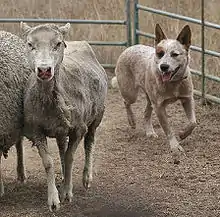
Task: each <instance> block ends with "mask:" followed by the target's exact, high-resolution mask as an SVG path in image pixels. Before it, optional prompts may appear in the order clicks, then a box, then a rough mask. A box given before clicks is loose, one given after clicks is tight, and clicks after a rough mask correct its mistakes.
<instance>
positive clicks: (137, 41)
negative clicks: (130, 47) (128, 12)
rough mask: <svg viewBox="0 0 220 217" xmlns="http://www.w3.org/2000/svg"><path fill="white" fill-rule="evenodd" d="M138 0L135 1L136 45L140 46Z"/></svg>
mask: <svg viewBox="0 0 220 217" xmlns="http://www.w3.org/2000/svg"><path fill="white" fill-rule="evenodd" d="M137 5H138V0H134V44H139V35H138V34H137V30H139V9H138V7H137Z"/></svg>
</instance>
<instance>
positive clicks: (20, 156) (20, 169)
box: [15, 138, 26, 183]
mask: <svg viewBox="0 0 220 217" xmlns="http://www.w3.org/2000/svg"><path fill="white" fill-rule="evenodd" d="M15 147H16V150H17V176H18V178H17V179H18V181H20V182H22V183H23V182H25V179H26V176H25V169H24V152H23V145H22V138H21V139H20V140H19V141H17V143H16V145H15Z"/></svg>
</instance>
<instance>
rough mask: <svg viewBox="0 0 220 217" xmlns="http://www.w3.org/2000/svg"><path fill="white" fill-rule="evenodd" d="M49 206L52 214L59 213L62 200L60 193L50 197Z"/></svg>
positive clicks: (53, 193)
mask: <svg viewBox="0 0 220 217" xmlns="http://www.w3.org/2000/svg"><path fill="white" fill-rule="evenodd" d="M48 206H49V210H50V211H51V212H53V211H57V210H59V208H60V200H59V195H58V191H55V192H52V193H51V194H49V195H48Z"/></svg>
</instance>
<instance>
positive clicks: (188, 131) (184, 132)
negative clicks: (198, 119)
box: [179, 123, 197, 140]
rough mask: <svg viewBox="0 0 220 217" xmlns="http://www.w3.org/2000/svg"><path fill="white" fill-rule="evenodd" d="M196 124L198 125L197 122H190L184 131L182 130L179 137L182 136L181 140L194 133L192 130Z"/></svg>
mask: <svg viewBox="0 0 220 217" xmlns="http://www.w3.org/2000/svg"><path fill="white" fill-rule="evenodd" d="M196 125H197V124H196V123H192V124H190V125H189V126H187V127H186V129H185V130H183V131H181V132H180V133H179V138H180V139H181V140H183V139H185V138H186V137H188V136H189V135H190V134H191V133H192V131H193V130H194V128H195V127H196Z"/></svg>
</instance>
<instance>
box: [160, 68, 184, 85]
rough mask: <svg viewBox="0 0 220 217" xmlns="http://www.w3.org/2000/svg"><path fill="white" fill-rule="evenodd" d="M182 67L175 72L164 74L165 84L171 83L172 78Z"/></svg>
mask: <svg viewBox="0 0 220 217" xmlns="http://www.w3.org/2000/svg"><path fill="white" fill-rule="evenodd" d="M179 69H180V66H178V67H177V68H176V69H175V70H174V71H168V72H165V73H164V74H162V80H163V82H166V81H170V80H171V79H172V77H173V76H174V75H175V74H176V73H177V72H178V71H179Z"/></svg>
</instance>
